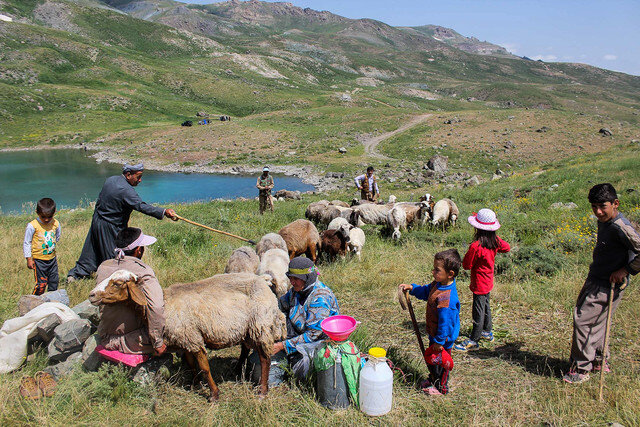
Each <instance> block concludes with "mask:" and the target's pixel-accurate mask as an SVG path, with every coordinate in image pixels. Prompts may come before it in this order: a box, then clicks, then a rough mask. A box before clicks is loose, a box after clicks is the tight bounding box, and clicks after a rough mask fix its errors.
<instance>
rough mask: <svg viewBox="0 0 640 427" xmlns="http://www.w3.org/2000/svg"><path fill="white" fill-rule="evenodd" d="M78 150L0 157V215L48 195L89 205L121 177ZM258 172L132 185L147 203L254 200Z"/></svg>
mask: <svg viewBox="0 0 640 427" xmlns="http://www.w3.org/2000/svg"><path fill="white" fill-rule="evenodd" d="M89 154H91V153H87V152H85V151H82V150H33V151H16V152H2V153H0V183H1V184H0V212H1V213H2V214H12V213H20V212H26V213H31V212H32V210H33V207H34V206H35V202H37V201H38V200H39V199H41V198H42V197H51V198H52V199H53V200H55V201H56V204H57V205H58V208H73V207H77V206H79V205H80V204H83V205H86V204H87V203H88V202H92V201H95V200H96V199H97V197H98V194H99V193H100V189H101V188H102V184H103V183H104V180H105V179H106V178H107V177H108V176H111V175H116V174H119V173H121V171H122V168H121V166H119V165H117V164H114V163H107V162H103V163H97V162H96V161H95V160H94V159H93V158H91V157H89ZM257 176H258V174H256V175H252V176H247V175H244V176H243V175H224V174H205V173H173V172H158V171H152V170H147V171H145V172H144V175H143V177H142V182H141V183H140V184H139V185H138V186H137V187H136V191H137V192H138V194H140V197H142V199H143V200H144V201H145V202H147V203H158V204H163V203H184V202H194V201H207V200H211V199H218V198H224V199H233V198H236V197H256V196H257V195H258V190H257V189H256V188H255V185H256V178H257ZM274 182H275V188H274V191H277V190H279V189H287V190H292V191H293V190H298V191H309V190H313V186H311V185H309V184H305V183H303V182H302V181H301V180H300V179H299V178H295V177H288V176H279V175H274Z"/></svg>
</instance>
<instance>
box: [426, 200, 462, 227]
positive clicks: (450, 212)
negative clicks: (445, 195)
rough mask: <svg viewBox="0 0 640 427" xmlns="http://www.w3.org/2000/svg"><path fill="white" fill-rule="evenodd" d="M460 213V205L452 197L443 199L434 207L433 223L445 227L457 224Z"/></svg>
mask: <svg viewBox="0 0 640 427" xmlns="http://www.w3.org/2000/svg"><path fill="white" fill-rule="evenodd" d="M458 215H460V211H459V210H458V207H457V206H456V204H455V203H454V202H453V200H451V199H441V200H438V202H437V203H436V204H435V205H434V207H433V215H432V218H433V219H432V220H431V223H432V224H433V225H434V226H435V225H438V224H440V225H442V227H443V228H444V227H445V226H446V225H449V224H450V225H453V226H455V225H456V220H457V219H458Z"/></svg>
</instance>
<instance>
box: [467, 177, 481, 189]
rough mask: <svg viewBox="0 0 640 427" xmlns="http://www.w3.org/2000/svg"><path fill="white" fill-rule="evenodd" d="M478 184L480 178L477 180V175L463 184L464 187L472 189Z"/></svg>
mask: <svg viewBox="0 0 640 427" xmlns="http://www.w3.org/2000/svg"><path fill="white" fill-rule="evenodd" d="M479 184H480V178H478V175H474V176H472V177H471V178H469V179H468V180H466V181H465V182H464V186H465V187H473V186H475V185H479Z"/></svg>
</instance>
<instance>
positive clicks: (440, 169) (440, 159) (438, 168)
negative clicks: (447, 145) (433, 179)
mask: <svg viewBox="0 0 640 427" xmlns="http://www.w3.org/2000/svg"><path fill="white" fill-rule="evenodd" d="M448 162H449V158H448V157H447V156H441V155H440V154H436V155H435V156H433V157H432V158H430V159H429V161H428V162H427V167H428V168H429V169H431V170H432V171H434V172H437V173H445V172H447V170H448V169H449V168H448V166H447V163H448Z"/></svg>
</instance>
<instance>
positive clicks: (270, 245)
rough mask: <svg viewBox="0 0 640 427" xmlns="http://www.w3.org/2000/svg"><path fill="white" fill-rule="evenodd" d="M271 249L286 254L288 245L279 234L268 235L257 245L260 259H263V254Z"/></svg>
mask: <svg viewBox="0 0 640 427" xmlns="http://www.w3.org/2000/svg"><path fill="white" fill-rule="evenodd" d="M269 249H282V250H283V251H285V252H286V251H287V243H286V242H285V241H284V239H283V238H282V236H281V235H279V234H278V233H267V234H265V235H264V236H262V239H260V241H259V242H258V244H257V245H256V253H257V254H258V256H259V257H262V254H263V253H265V252H266V251H268V250H269Z"/></svg>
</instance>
